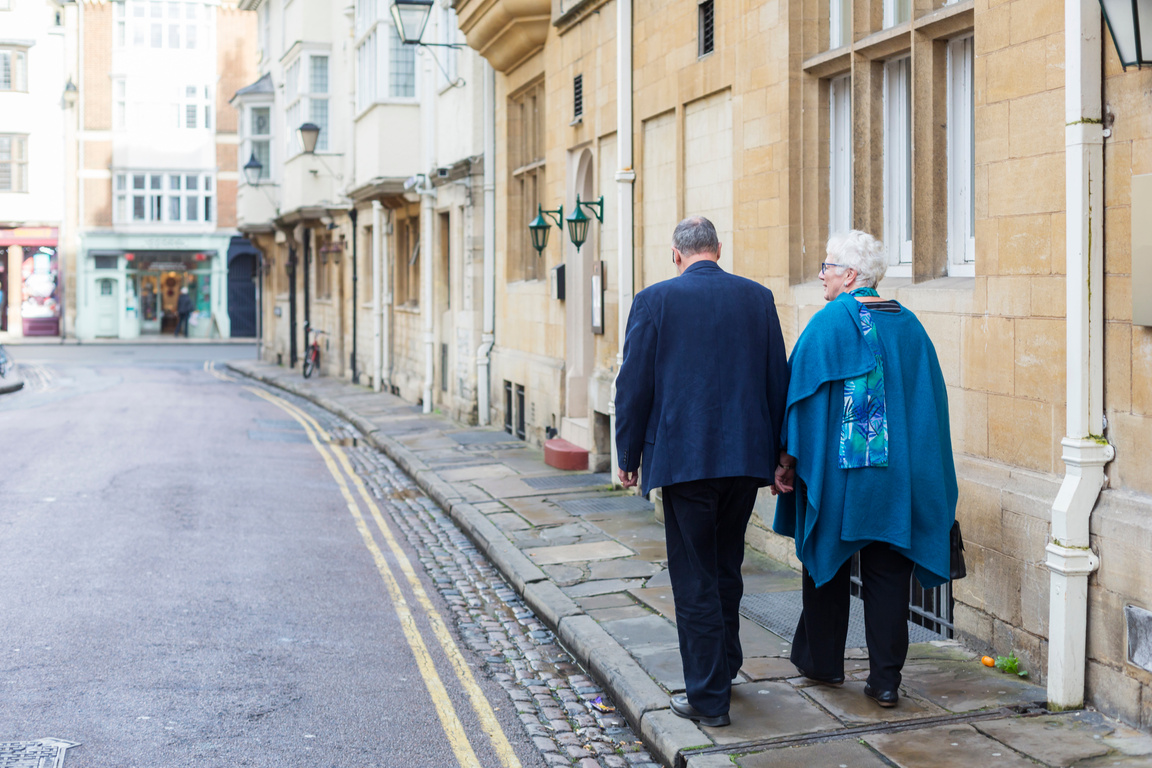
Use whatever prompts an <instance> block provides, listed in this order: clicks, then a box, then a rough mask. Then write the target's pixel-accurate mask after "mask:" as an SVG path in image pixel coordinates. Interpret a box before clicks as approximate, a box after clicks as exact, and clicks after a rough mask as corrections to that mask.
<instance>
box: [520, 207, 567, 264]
mask: <svg viewBox="0 0 1152 768" xmlns="http://www.w3.org/2000/svg"><path fill="white" fill-rule="evenodd" d="M545 216H547V217H548V218H545ZM563 217H564V206H560V207H559V208H557V209H556V210H554V211H546V210H544V207H543V206H541V205H537V206H536V218H534V219H532V221H530V222H529V223H528V231H529V232H531V233H532V247H533V248H535V249H536V255H537V256H539V255H542V254H543V253H544V249H545V248H547V247H548V234H549V232H550V231H551V229H552V224H555V225H556V228H557V229H563V227H561V226H560V219H561V218H563ZM549 219H551V222H549Z"/></svg>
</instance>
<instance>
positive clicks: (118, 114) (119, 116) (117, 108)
mask: <svg viewBox="0 0 1152 768" xmlns="http://www.w3.org/2000/svg"><path fill="white" fill-rule="evenodd" d="M127 128H128V79H127V78H126V77H125V76H124V75H118V76H115V77H113V78H112V130H113V131H124V130H127Z"/></svg>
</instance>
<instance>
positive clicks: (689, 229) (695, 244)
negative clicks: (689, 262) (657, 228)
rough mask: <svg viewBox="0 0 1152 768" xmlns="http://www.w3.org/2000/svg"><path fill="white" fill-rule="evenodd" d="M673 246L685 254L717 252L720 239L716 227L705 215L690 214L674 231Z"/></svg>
mask: <svg viewBox="0 0 1152 768" xmlns="http://www.w3.org/2000/svg"><path fill="white" fill-rule="evenodd" d="M672 247H673V248H675V249H676V250H678V251H680V253H681V254H682V255H684V256H695V255H696V254H698V253H716V252H717V251H719V250H720V239H719V238H718V237H717V236H716V227H714V226H713V225H712V222H710V221H708V219H706V218H704V217H703V216H689V217H688V218H686V219H684V221H682V222H680V223H679V224H677V225H676V230H675V231H674V232H673V233H672Z"/></svg>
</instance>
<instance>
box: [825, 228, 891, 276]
mask: <svg viewBox="0 0 1152 768" xmlns="http://www.w3.org/2000/svg"><path fill="white" fill-rule="evenodd" d="M827 251H828V261H829V262H831V263H833V264H839V265H840V266H841V267H847V268H850V269H854V270H856V282H857V283H859V284H860V286H862V287H868V288H875V287H876V286H877V285H879V283H880V281H881V280H883V279H884V273H885V272H887V271H888V255H887V253H886V251H885V250H884V244H883V243H881V242H880V241H879V240H877V239H876V238H874V237H872V235H870V234H868V233H867V232H861V231H860V230H858V229H853V230H851V231H849V232H838V233H836V234H834V235H832V237H830V238H828V247H827Z"/></svg>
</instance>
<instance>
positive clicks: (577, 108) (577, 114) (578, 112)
mask: <svg viewBox="0 0 1152 768" xmlns="http://www.w3.org/2000/svg"><path fill="white" fill-rule="evenodd" d="M583 117H584V75H576V77H574V78H573V79H572V121H573V122H577V121H579V120H581V119H582V118H583Z"/></svg>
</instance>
